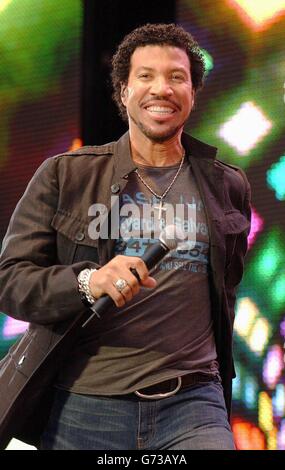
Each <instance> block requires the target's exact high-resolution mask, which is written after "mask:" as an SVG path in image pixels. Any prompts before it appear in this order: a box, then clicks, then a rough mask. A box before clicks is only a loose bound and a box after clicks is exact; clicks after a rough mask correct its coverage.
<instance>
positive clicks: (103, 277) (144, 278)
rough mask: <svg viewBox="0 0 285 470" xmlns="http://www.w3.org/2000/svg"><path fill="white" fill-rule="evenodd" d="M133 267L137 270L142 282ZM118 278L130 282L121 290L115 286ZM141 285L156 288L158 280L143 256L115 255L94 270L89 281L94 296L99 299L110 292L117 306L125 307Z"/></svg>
mask: <svg viewBox="0 0 285 470" xmlns="http://www.w3.org/2000/svg"><path fill="white" fill-rule="evenodd" d="M131 269H135V270H136V272H137V273H138V275H139V277H140V282H139V281H138V279H137V278H136V276H134V274H133V273H132V272H131ZM118 279H124V280H125V281H126V282H127V284H128V285H127V286H126V287H125V288H124V289H123V290H122V291H121V292H119V291H118V290H117V288H116V287H115V283H116V281H118ZM141 285H142V286H144V287H148V288H154V287H156V285H157V281H156V280H155V279H154V278H153V277H150V276H149V273H148V269H147V267H146V265H145V263H144V261H143V260H142V259H141V258H138V257H137V256H124V255H118V256H115V258H113V259H112V260H111V261H109V263H107V264H105V265H104V266H103V267H102V268H100V269H99V270H98V271H95V272H93V273H92V275H91V278H90V283H89V287H90V291H91V293H92V295H93V297H95V298H96V299H99V297H101V296H102V295H103V294H108V295H109V296H110V297H111V298H112V299H113V301H114V302H115V304H116V306H117V307H123V305H125V303H126V302H128V301H130V300H131V299H132V298H133V296H134V295H136V294H138V292H139V290H140V286H141Z"/></svg>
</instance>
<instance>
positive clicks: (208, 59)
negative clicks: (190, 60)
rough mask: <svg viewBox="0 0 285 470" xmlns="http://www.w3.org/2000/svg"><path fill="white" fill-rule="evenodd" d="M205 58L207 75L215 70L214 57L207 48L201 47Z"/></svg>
mask: <svg viewBox="0 0 285 470" xmlns="http://www.w3.org/2000/svg"><path fill="white" fill-rule="evenodd" d="M201 52H202V55H203V59H204V62H205V68H206V74H205V75H206V76H207V75H208V74H209V73H210V72H211V70H213V68H214V60H213V57H212V56H211V55H210V54H209V52H207V51H206V49H201Z"/></svg>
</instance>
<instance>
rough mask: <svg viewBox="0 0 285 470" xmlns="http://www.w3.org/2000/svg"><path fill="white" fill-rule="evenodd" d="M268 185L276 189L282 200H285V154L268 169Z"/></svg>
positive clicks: (277, 196) (276, 193)
mask: <svg viewBox="0 0 285 470" xmlns="http://www.w3.org/2000/svg"><path fill="white" fill-rule="evenodd" d="M267 183H268V186H269V187H270V188H271V189H273V190H274V191H275V196H276V198H277V199H279V200H280V201H284V200H285V155H283V156H282V157H281V158H280V160H279V162H277V163H274V164H273V165H272V166H271V168H270V169H269V170H268V171H267Z"/></svg>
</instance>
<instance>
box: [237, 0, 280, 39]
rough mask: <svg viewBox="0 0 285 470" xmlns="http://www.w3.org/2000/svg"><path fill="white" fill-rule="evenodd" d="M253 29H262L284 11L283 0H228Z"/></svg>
mask: <svg viewBox="0 0 285 470" xmlns="http://www.w3.org/2000/svg"><path fill="white" fill-rule="evenodd" d="M228 1H229V3H230V5H231V6H233V7H234V8H235V9H237V10H238V11H239V13H240V14H241V16H242V17H243V19H244V20H245V21H246V23H248V24H249V26H250V27H251V28H252V29H254V30H255V31H263V30H264V29H266V28H268V27H269V26H270V25H271V24H272V23H275V22H276V21H278V19H279V18H280V17H281V16H282V15H284V13H285V0H228Z"/></svg>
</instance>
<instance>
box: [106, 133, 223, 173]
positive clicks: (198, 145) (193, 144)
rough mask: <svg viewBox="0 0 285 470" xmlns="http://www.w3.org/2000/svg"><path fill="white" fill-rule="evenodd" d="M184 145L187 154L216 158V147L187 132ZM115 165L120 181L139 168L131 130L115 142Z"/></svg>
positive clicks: (184, 134) (183, 140) (184, 136)
mask: <svg viewBox="0 0 285 470" xmlns="http://www.w3.org/2000/svg"><path fill="white" fill-rule="evenodd" d="M182 145H183V147H184V148H185V150H186V155H187V156H188V155H191V156H193V157H194V158H207V159H210V160H214V159H215V157H216V154H217V148H216V147H213V146H212V145H208V144H206V143H204V142H202V141H200V140H198V139H195V138H194V137H191V136H190V135H188V134H186V133H185V132H183V134H182ZM114 165H115V174H114V181H118V179H119V178H124V179H127V177H128V175H129V173H131V172H132V171H134V170H135V169H136V168H137V167H136V165H135V163H134V161H133V159H132V156H131V147H130V136H129V131H128V132H126V133H125V134H124V135H123V136H122V137H121V138H120V139H119V140H118V141H117V142H116V143H115V149H114Z"/></svg>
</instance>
